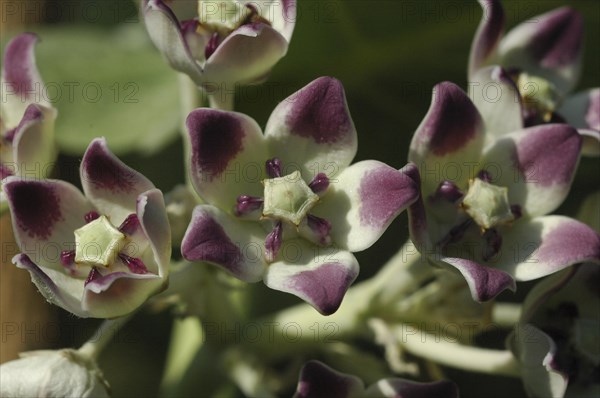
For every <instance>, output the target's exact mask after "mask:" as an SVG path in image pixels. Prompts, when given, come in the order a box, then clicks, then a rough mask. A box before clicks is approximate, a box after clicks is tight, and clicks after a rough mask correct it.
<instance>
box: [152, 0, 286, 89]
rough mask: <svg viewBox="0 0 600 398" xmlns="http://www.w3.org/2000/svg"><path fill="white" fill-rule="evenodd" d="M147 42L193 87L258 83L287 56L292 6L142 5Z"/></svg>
mask: <svg viewBox="0 0 600 398" xmlns="http://www.w3.org/2000/svg"><path fill="white" fill-rule="evenodd" d="M142 15H143V16H144V21H145V23H146V28H147V30H148V33H149V34H150V38H151V39H152V41H153V42H154V44H155V45H156V47H158V49H159V50H160V51H161V52H162V54H163V55H164V56H165V57H166V59H167V61H168V62H169V64H170V65H171V67H173V68H174V69H176V70H178V71H180V72H183V73H185V74H187V75H188V76H189V77H190V78H191V79H192V80H193V81H194V82H195V83H196V84H197V85H199V86H206V85H207V84H217V85H219V84H222V83H227V84H233V83H243V84H246V83H258V82H260V81H262V80H264V79H265V78H266V77H267V75H268V73H269V72H270V70H271V68H272V67H273V66H274V65H275V64H276V63H277V61H279V60H280V59H281V58H282V57H283V56H284V55H285V54H286V53H287V49H288V44H289V42H290V39H291V37H292V33H293V31H294V25H295V21H296V1H295V0H282V1H263V0H259V1H246V0H243V1H241V0H218V1H217V0H200V1H196V0H170V1H167V0H144V1H143V2H142Z"/></svg>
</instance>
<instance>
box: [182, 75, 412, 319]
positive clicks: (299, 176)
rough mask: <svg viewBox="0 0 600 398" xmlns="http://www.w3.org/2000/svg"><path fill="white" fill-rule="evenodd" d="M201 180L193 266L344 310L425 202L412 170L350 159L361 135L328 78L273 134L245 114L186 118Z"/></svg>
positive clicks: (273, 126) (196, 180) (304, 95)
mask: <svg viewBox="0 0 600 398" xmlns="http://www.w3.org/2000/svg"><path fill="white" fill-rule="evenodd" d="M187 127H188V130H189V134H190V135H189V138H190V142H191V145H190V146H191V154H190V155H189V156H190V159H189V162H190V164H191V176H190V177H191V181H192V184H193V185H194V188H195V189H196V191H197V193H198V194H199V195H200V197H201V198H202V199H203V200H204V201H205V202H206V204H203V205H199V206H197V207H196V209H195V210H194V214H193V217H192V221H191V223H190V225H189V227H188V230H187V232H186V234H185V237H184V239H183V242H182V254H183V256H184V257H185V258H186V259H188V260H190V261H205V262H209V263H212V264H216V265H219V266H221V267H222V268H223V269H225V270H226V271H228V272H229V273H231V274H232V275H234V276H235V277H237V278H239V279H241V280H243V281H246V282H257V281H260V280H264V282H265V283H266V285H267V286H269V287H271V288H273V289H276V290H281V291H284V292H288V293H292V294H295V295H296V296H298V297H300V298H302V299H304V300H305V301H307V302H308V303H309V304H311V305H312V306H314V307H315V308H316V309H317V310H318V311H319V312H321V313H323V314H331V313H333V312H335V311H336V310H337V308H338V307H339V305H340V303H341V301H342V298H343V296H344V294H345V292H346V290H347V289H348V287H349V285H350V284H351V283H352V282H353V281H354V279H355V278H356V276H357V274H358V263H357V260H356V258H355V257H354V256H353V255H352V253H351V252H355V251H361V250H364V249H367V248H368V247H370V246H371V245H372V244H373V243H375V241H377V239H379V237H380V236H381V235H382V234H383V232H384V231H385V230H386V228H387V227H388V225H389V224H390V223H391V222H392V221H393V220H394V218H395V217H396V216H397V215H398V214H399V213H400V212H402V211H403V210H404V209H405V208H406V207H407V206H408V205H410V204H411V203H413V202H414V201H415V200H416V198H417V197H418V186H417V183H416V182H415V180H414V176H413V173H414V172H416V167H415V166H414V165H407V166H406V167H405V168H404V169H402V170H400V171H399V170H396V169H394V168H392V167H390V166H387V165H386V164H383V163H381V162H378V161H375V160H367V161H362V162H359V163H356V164H354V165H352V166H350V163H351V161H352V159H353V158H354V156H355V154H356V149H357V136H356V130H355V128H354V123H353V121H352V118H351V117H350V114H349V111H348V107H347V104H346V98H345V94H344V89H343V87H342V85H341V83H340V82H339V81H337V80H335V79H332V78H327V77H323V78H319V79H317V80H315V81H313V82H312V83H310V84H309V85H307V86H306V87H304V88H303V89H301V90H300V91H298V92H297V93H295V94H293V95H292V96H290V97H289V98H287V99H286V100H284V101H283V102H281V103H280V104H279V105H278V106H277V107H276V108H275V110H274V111H273V113H272V114H271V117H270V118H269V121H268V123H267V126H266V129H265V133H264V135H263V133H262V132H261V129H260V127H259V126H258V125H257V123H256V122H255V121H254V120H252V119H251V118H249V117H248V116H245V115H243V114H240V113H235V112H225V111H219V110H213V109H197V110H195V111H193V112H192V113H191V114H190V115H189V116H188V119H187Z"/></svg>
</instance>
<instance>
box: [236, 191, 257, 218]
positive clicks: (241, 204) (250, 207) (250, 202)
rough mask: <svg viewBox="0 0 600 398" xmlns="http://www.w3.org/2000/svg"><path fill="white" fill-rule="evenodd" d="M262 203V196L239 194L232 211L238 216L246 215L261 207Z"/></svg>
mask: <svg viewBox="0 0 600 398" xmlns="http://www.w3.org/2000/svg"><path fill="white" fill-rule="evenodd" d="M263 203H264V199H263V198H257V197H255V196H248V195H240V196H238V198H237V204H236V205H235V209H234V213H235V215H236V216H238V217H242V216H247V215H249V214H250V213H252V212H254V211H256V210H259V209H261V208H262V206H263Z"/></svg>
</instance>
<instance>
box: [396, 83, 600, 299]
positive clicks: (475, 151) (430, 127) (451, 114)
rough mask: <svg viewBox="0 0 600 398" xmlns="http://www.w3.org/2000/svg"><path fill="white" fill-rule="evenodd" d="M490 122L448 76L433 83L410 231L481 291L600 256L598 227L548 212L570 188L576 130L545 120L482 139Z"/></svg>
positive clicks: (415, 143)
mask: <svg viewBox="0 0 600 398" xmlns="http://www.w3.org/2000/svg"><path fill="white" fill-rule="evenodd" d="M487 134H488V129H487V125H484V122H483V119H482V117H481V115H480V113H479V112H478V110H477V108H476V107H475V105H474V104H473V103H472V102H471V100H470V99H469V98H468V97H467V95H466V94H465V93H464V92H463V91H462V90H461V89H460V88H459V87H457V86H456V85H454V84H452V83H442V84H439V85H437V86H436V87H435V89H434V96H433V100H432V104H431V107H430V109H429V111H428V113H427V115H426V116H425V119H424V120H423V122H422V123H421V125H420V126H419V127H418V129H417V131H416V132H415V135H414V136H413V140H412V143H411V148H410V152H409V157H408V159H409V161H411V162H414V163H415V164H416V165H417V166H418V168H419V174H420V176H421V179H422V181H421V198H420V199H419V200H418V201H417V202H415V204H414V205H412V206H411V208H410V210H409V217H410V230H411V231H410V232H411V238H412V240H413V242H414V243H415V245H416V246H417V248H418V249H419V250H420V251H421V252H422V253H424V254H425V255H427V256H428V258H429V259H430V260H431V261H433V262H434V263H435V264H438V265H442V266H450V267H451V268H455V269H456V270H458V271H459V272H460V273H461V274H462V275H463V276H464V277H465V279H466V281H467V283H468V285H469V287H470V289H471V294H472V296H473V298H474V299H476V300H478V301H485V300H489V299H491V298H493V297H495V296H496V295H497V294H499V293H500V292H501V291H503V290H504V289H507V288H509V289H513V290H514V288H515V280H517V281H527V280H533V279H537V278H541V277H543V276H545V275H549V274H552V273H554V272H556V271H559V270H561V269H563V268H565V267H568V266H570V265H572V264H576V263H580V262H584V261H594V262H600V236H599V235H598V234H597V233H596V232H595V231H593V230H592V229H591V228H589V227H588V226H586V225H585V224H583V223H581V222H579V221H576V220H573V219H570V218H568V217H564V216H558V215H552V216H546V214H548V213H550V212H552V211H553V210H555V209H556V208H557V207H558V206H559V205H560V204H561V203H562V201H563V200H564V199H565V197H566V196H567V194H568V192H569V189H570V186H571V182H572V179H573V175H574V172H575V169H576V167H577V164H578V161H579V157H580V151H581V141H582V138H581V136H580V135H579V134H578V133H577V131H576V130H575V129H574V128H572V127H571V126H569V125H566V124H545V125H541V126H536V127H530V128H526V129H522V130H518V131H515V132H512V133H508V134H504V135H502V136H500V137H495V138H494V139H491V140H486V135H487Z"/></svg>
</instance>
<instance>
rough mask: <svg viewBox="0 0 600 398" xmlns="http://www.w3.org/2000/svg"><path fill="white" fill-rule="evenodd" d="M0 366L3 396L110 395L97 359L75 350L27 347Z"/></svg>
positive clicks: (0, 384)
mask: <svg viewBox="0 0 600 398" xmlns="http://www.w3.org/2000/svg"><path fill="white" fill-rule="evenodd" d="M20 357H21V358H20V359H17V360H14V361H10V362H6V363H4V364H2V365H1V366H0V374H2V383H0V395H2V396H3V397H82V398H83V397H86V398H87V397H107V398H108V397H109V396H110V395H109V386H108V383H107V381H106V380H105V379H104V376H103V375H102V371H101V370H100V369H99V368H98V366H97V365H96V363H95V362H94V361H93V360H91V359H88V358H87V357H86V356H85V355H81V354H80V353H79V352H78V351H77V350H71V349H63V350H58V351H51V350H44V351H30V352H25V353H21V354H20Z"/></svg>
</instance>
